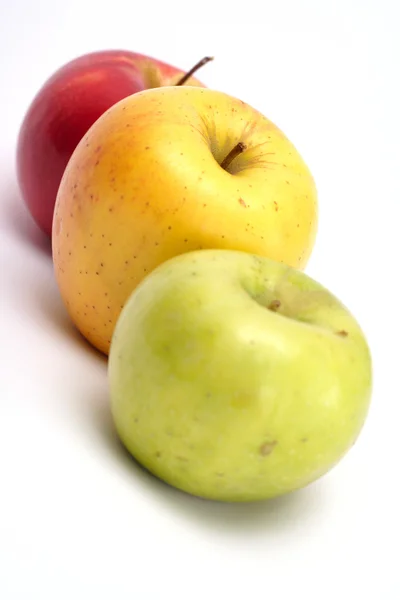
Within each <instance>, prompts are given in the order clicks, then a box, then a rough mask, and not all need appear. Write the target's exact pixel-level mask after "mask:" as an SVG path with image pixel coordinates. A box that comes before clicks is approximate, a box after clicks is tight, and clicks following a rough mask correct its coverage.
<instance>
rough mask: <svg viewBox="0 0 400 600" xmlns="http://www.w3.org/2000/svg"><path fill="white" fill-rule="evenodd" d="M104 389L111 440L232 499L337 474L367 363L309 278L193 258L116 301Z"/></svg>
mask: <svg viewBox="0 0 400 600" xmlns="http://www.w3.org/2000/svg"><path fill="white" fill-rule="evenodd" d="M109 385H110V395H111V409H112V415H113V419H114V423H115V426H116V429H117V431H118V434H119V436H120V439H121V441H122V442H123V444H124V445H125V446H126V448H127V449H128V450H129V452H130V453H131V454H132V455H133V456H134V457H135V458H136V459H137V460H138V461H139V462H140V463H141V464H142V465H143V466H144V467H146V468H147V469H148V470H149V471H151V472H152V473H153V474H154V475H156V476H157V477H159V478H160V479H163V480H164V481H166V482H167V483H169V484H171V485H173V486H175V487H177V488H179V489H181V490H184V491H186V492H188V493H190V494H193V495H196V496H202V497H204V498H211V499H215V500H224V501H229V502H241V501H254V500H263V499H267V498H272V497H274V496H279V495H282V494H286V493H288V492H292V491H294V490H296V489H298V488H301V487H304V486H306V485H308V484H309V483H311V482H313V481H315V480H316V479H318V478H319V477H321V476H322V475H324V474H325V473H327V472H328V471H329V470H330V469H332V467H333V466H334V465H335V464H337V462H338V461H339V460H340V459H341V458H342V457H343V456H344V455H345V454H346V453H347V451H348V450H349V449H350V448H351V446H352V445H353V444H354V442H355V441H356V439H357V437H358V435H359V433H360V431H361V429H362V426H363V424H364V422H365V419H366V415H367V413H368V409H369V405H370V397H371V389H372V365H371V356H370V352H369V348H368V344H367V341H366V339H365V336H364V334H363V332H362V330H361V328H360V326H359V324H358V323H357V321H356V319H355V318H354V316H353V315H352V314H351V313H350V312H349V311H348V309H347V308H346V307H345V306H344V305H343V304H342V303H341V302H340V301H339V300H338V299H337V298H336V297H335V296H334V295H333V294H332V293H330V292H329V291H328V290H327V289H326V288H324V287H323V286H322V285H321V284H319V283H318V282H316V281H314V280H312V279H311V278H310V277H308V276H307V275H306V274H305V273H303V272H301V271H298V270H295V269H292V268H290V267H288V266H286V265H283V264H282V263H277V262H275V261H271V260H269V259H267V258H262V257H259V256H254V255H250V254H247V253H244V252H234V251H228V250H200V251H198V252H192V253H187V254H184V255H182V256H178V257H175V258H173V259H171V260H170V261H168V262H166V263H164V264H162V265H161V266H160V267H158V269H155V270H154V271H153V272H152V273H151V274H150V275H149V276H148V277H146V279H145V280H144V281H142V283H141V284H140V285H139V286H138V288H137V289H136V290H135V291H134V292H133V294H132V295H131V297H130V298H129V300H128V301H127V302H126V304H125V307H124V309H123V311H122V313H121V316H120V318H119V320H118V323H117V326H116V329H115V332H114V336H113V341H112V345H111V351H110V357H109Z"/></svg>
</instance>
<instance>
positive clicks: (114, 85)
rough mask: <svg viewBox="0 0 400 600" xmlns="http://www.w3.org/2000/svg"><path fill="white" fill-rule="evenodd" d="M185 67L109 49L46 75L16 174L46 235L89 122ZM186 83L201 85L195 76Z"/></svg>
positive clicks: (27, 121) (25, 125) (26, 124)
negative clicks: (67, 169)
mask: <svg viewBox="0 0 400 600" xmlns="http://www.w3.org/2000/svg"><path fill="white" fill-rule="evenodd" d="M183 73H184V72H183V71H181V70H180V69H177V68H176V67H173V66H170V65H168V64H166V63H164V62H162V61H160V60H157V59H155V58H151V57H148V56H144V55H143V54H138V53H134V52H129V51H126V50H106V51H101V52H93V53H90V54H86V55H84V56H80V57H78V58H76V59H74V60H72V61H71V62H68V63H67V64H66V65H64V66H63V67H61V68H60V69H58V70H57V71H56V72H55V73H54V74H53V75H52V77H50V78H49V79H48V81H46V83H45V84H44V85H43V87H42V88H41V89H40V90H39V92H38V94H37V95H36V96H35V98H34V99H33V101H32V103H31V105H30V107H29V109H28V111H27V113H26V115H25V118H24V120H23V122H22V125H21V129H20V133H19V137H18V144H17V178H18V183H19V187H20V189H21V192H22V197H23V199H24V201H25V203H26V205H27V207H28V209H29V211H30V213H31V215H32V216H33V218H34V220H35V221H36V223H37V224H38V226H39V227H40V228H41V229H42V230H43V231H44V233H45V234H46V235H47V236H49V237H50V236H51V228H52V221H53V212H54V204H55V201H56V196H57V191H58V187H59V184H60V181H61V177H62V174H63V172H64V170H65V167H66V166H67V163H68V160H69V159H70V157H71V154H72V153H73V151H74V150H75V148H76V146H77V144H78V142H79V141H80V140H81V139H82V138H83V136H84V135H85V133H86V132H87V131H88V129H89V128H90V127H91V125H93V123H94V122H95V121H96V120H97V119H98V118H99V117H100V116H101V115H102V114H103V113H104V112H105V111H106V110H107V109H108V108H110V106H112V105H113V104H115V103H116V102H118V101H119V100H121V99H122V98H126V97H127V96H130V95H131V94H134V93H136V92H140V91H142V90H144V89H147V88H149V87H158V86H162V85H173V84H174V83H175V82H177V81H178V79H179V78H180V77H181V76H182V75H183ZM187 84H188V85H199V86H202V85H203V84H202V83H200V82H199V81H198V80H197V79H196V78H193V77H192V78H190V79H189V80H188V82H187Z"/></svg>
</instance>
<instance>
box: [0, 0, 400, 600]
mask: <svg viewBox="0 0 400 600" xmlns="http://www.w3.org/2000/svg"><path fill="white" fill-rule="evenodd" d="M396 4H397V2H396V1H395V0H393V1H392V2H391V1H390V0H379V1H378V0H376V1H373V0H364V1H362V0H360V1H356V0H353V1H352V0H347V1H346V0H336V1H335V2H328V1H322V0H321V1H317V0H315V1H314V2H311V1H304V2H301V1H299V2H295V1H293V2H287V1H286V2H284V1H283V2H279V1H277V0H274V1H273V2H272V1H270V0H263V1H261V0H260V2H259V4H256V3H254V2H253V1H252V0H245V1H244V2H240V3H239V2H237V0H231V1H230V2H223V3H222V2H218V1H217V0H214V1H213V2H210V1H209V0H201V1H199V2H196V3H194V2H192V1H190V0H187V1H186V2H185V3H184V2H180V3H179V2H178V1H177V0H175V1H174V0H172V1H171V0H170V1H168V2H163V3H162V5H161V4H160V5H158V3H155V0H152V1H150V2H137V1H136V2H135V1H134V0H129V1H126V2H123V1H122V0H112V1H111V2H108V3H105V2H104V3H103V4H101V2H100V1H93V2H92V1H88V0H86V1H85V0H68V2H57V1H56V0H35V1H34V0H31V1H28V0H25V1H24V0H15V2H14V3H13V4H11V2H9V1H8V0H0V206H1V220H0V236H1V237H0V240H1V266H0V277H1V279H0V294H1V296H0V300H1V323H0V339H1V345H0V353H1V361H0V369H1V378H0V386H1V387H0V485H1V492H0V598H1V599H2V600H17V599H18V600H50V599H51V600H55V599H56V600H71V599H76V600H81V599H82V600H83V599H85V600H86V599H93V600H103V599H107V600H108V599H110V600H111V599H119V598H121V599H122V598H124V599H125V598H130V599H131V598H132V599H133V598H135V599H138V600H139V599H140V600H150V599H151V600H159V599H161V598H164V597H167V598H169V597H171V598H174V599H176V600H184V599H185V600H186V599H190V600H199V599H201V600H204V599H206V598H209V599H211V600H214V599H215V600H217V599H218V600H225V599H226V600H228V599H229V600H236V599H239V598H240V599H241V598H246V599H253V598H257V599H258V598H260V599H261V598H266V599H267V598H276V599H278V600H280V599H284V600H286V598H288V599H289V598H290V599H292V598H296V599H300V600H302V599H303V598H304V599H307V600H317V599H318V600H320V599H321V598H323V599H324V600H333V599H335V600H336V599H337V598H341V599H342V600H353V599H358V598H365V597H371V598H372V597H374V598H379V599H382V600H398V599H399V598H400V574H399V568H398V567H399V549H398V540H399V535H400V517H399V505H400V494H399V485H398V479H399V473H400V469H399V457H400V442H399V440H400V435H399V420H400V408H399V406H400V390H399V371H400V364H399V358H400V351H399V337H400V326H399V301H400V297H399V286H398V276H399V260H400V243H399V237H400V236H399V216H400V212H399V202H400V184H399V181H400V168H399V164H400V151H399V139H400V126H399V111H400V94H399V59H400V46H399V41H398V38H399V34H398V31H399V25H398V24H399V20H400V18H399V15H398V14H396V10H399V9H396ZM181 19H182V20H181ZM396 38H397V39H396ZM106 48H126V49H130V50H135V51H139V52H143V53H147V54H150V55H153V56H156V57H159V58H161V59H163V60H165V61H166V62H170V63H172V64H175V65H178V66H180V67H181V68H189V67H190V66H192V64H194V63H195V62H196V61H197V60H198V59H199V58H201V57H202V56H204V55H206V54H212V55H214V56H215V57H216V58H215V61H214V63H211V64H209V65H208V66H206V67H205V68H204V70H203V71H202V73H201V78H202V80H203V81H204V82H205V83H206V84H207V85H209V86H210V87H216V88H218V89H221V90H223V91H226V92H229V93H231V94H234V95H237V96H239V97H240V98H242V99H243V100H245V101H247V102H250V103H251V104H253V105H254V106H255V107H256V108H258V109H259V110H261V111H262V112H264V113H265V114H266V115H267V116H268V117H269V118H271V119H272V120H273V121H275V122H276V123H277V124H278V125H279V126H280V127H281V128H282V129H283V130H284V131H285V133H286V134H287V135H288V136H289V137H290V138H291V139H292V141H293V142H294V143H295V145H296V146H297V148H298V149H299V150H300V152H301V153H302V155H303V156H304V158H305V159H306V161H307V162H308V164H309V166H310V168H311V170H312V172H313V174H314V176H315V179H316V182H317V185H318V190H319V197H320V225H319V234H318V239H317V244H316V246H315V250H314V254H313V256H312V259H311V261H310V263H309V265H308V267H307V272H308V273H309V274H310V275H312V276H313V277H315V278H317V279H319V280H320V281H321V282H322V283H324V284H325V285H327V286H328V287H329V288H330V289H331V290H332V291H333V292H334V293H336V295H338V296H339V297H340V298H341V299H342V300H343V301H344V302H345V303H346V304H347V306H348V307H349V308H350V309H351V310H352V312H353V313H354V314H355V315H356V316H357V318H358V320H359V322H360V323H361V325H362V326H363V328H364V330H365V332H366V335H367V337H368V339H369V343H370V346H371V351H372V355H373V360H374V381H375V383H374V394H373V400H372V405H371V410H370V413H369V418H368V421H367V424H366V426H365V428H364V430H363V433H362V435H361V437H360V438H359V440H358V443H357V444H356V446H355V447H354V448H353V449H352V451H351V452H350V453H349V454H348V455H347V457H346V458H345V459H344V460H343V461H342V462H341V463H340V465H339V466H337V467H336V468H335V469H334V470H333V471H332V472H331V473H330V474H329V475H327V476H326V477H324V478H323V479H321V480H320V481H318V482H317V483H315V484H314V485H312V486H310V487H308V488H307V489H305V490H302V491H300V492H298V493H295V494H293V495H291V496H287V497H285V498H282V499H279V500H274V501H271V502H269V503H260V504H251V505H225V504H218V503H212V502H207V501H201V500H198V499H194V498H191V497H189V496H186V495H184V494H182V493H179V492H177V491H175V490H173V489H171V488H169V487H167V486H166V485H164V484H162V483H161V482H159V481H157V480H156V479H154V478H152V477H151V476H149V475H147V474H146V473H144V472H143V471H142V470H141V469H140V468H139V467H137V466H136V465H135V463H134V462H133V461H132V460H130V459H129V457H128V456H127V454H125V453H124V451H122V449H121V447H120V446H119V444H118V441H117V439H116V436H115V434H114V432H113V428H112V424H111V420H110V415H109V409H108V397H107V378H106V362H105V360H104V359H103V358H101V357H100V356H99V355H98V354H96V353H95V352H94V351H93V350H91V349H90V347H89V346H88V345H86V344H85V342H83V341H82V340H81V338H80V337H79V336H78V334H77V333H75V331H74V329H73V327H72V326H71V324H70V322H69V320H68V318H67V316H66V313H65V310H64V308H63V306H62V304H61V301H60V298H59V295H58V291H57V288H56V284H55V282H54V279H53V273H52V264H51V257H50V254H49V249H48V245H47V244H46V241H45V239H44V238H43V236H42V235H41V233H40V232H39V231H38V229H37V228H36V227H35V225H34V224H33V222H32V221H31V219H30V217H29V215H28V214H27V211H26V210H25V208H24V206H23V205H22V203H21V201H20V197H19V193H18V190H17V187H16V182H15V171H14V156H15V141H16V136H17V132H18V128H19V125H20V122H21V119H22V117H23V114H24V111H25V110H26V109H27V106H28V104H29V102H30V101H31V99H32V98H33V95H34V94H35V93H36V92H37V90H38V89H39V87H40V86H41V85H42V83H43V82H44V80H45V79H46V78H47V77H48V76H49V75H50V74H51V73H52V72H53V71H54V70H55V69H57V68H58V67H59V66H61V65H62V64H63V63H65V62H66V61H68V60H70V59H71V58H73V57H75V56H77V55H79V54H82V53H85V52H88V51H92V50H97V49H106Z"/></svg>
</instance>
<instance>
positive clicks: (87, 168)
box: [53, 87, 317, 354]
mask: <svg viewBox="0 0 400 600" xmlns="http://www.w3.org/2000/svg"><path fill="white" fill-rule="evenodd" d="M316 222H317V194H316V188H315V184H314V180H313V178H312V175H311V173H310V171H309V169H308V167H307V166H306V164H305V163H304V161H303V159H302V158H301V156H300V154H299V153H298V152H297V150H296V149H295V147H294V146H293V144H292V143H291V142H290V141H289V140H288V139H287V137H286V136H285V135H284V134H283V133H282V132H281V130H280V129H278V127H276V126H275V125H274V124H273V123H272V122H271V121H270V120H268V119H267V118H266V117H264V116H263V115H262V114H261V113H259V112H258V111H257V110H256V109H254V108H253V107H251V106H249V105H248V104H245V103H244V102H242V101H241V100H239V99H237V98H234V97H232V96H229V95H227V94H225V93H223V92H218V91H215V90H211V89H207V88H206V89H202V88H199V87H166V88H158V89H152V90H146V91H144V92H139V93H138V94H135V95H133V96H130V97H129V98H126V99H124V100H121V101H120V102H118V104H116V105H114V106H113V107H112V108H110V109H109V110H108V111H107V112H106V113H105V114H104V115H103V116H102V117H100V119H98V120H97V121H96V123H95V124H94V125H93V126H92V127H91V129H90V130H89V132H88V134H87V135H86V136H85V137H84V138H83V140H82V141H81V142H80V143H79V145H78V147H77V148H76V150H75V152H74V153H73V155H72V157H71V160H70V162H69V163H68V166H67V169H66V171H65V173H64V176H63V179H62V182H61V184H60V189H59V192H58V196H57V202H56V208H55V214H54V223H53V259H54V266H55V274H56V278H57V281H58V285H59V288H60V292H61V296H62V298H63V300H64V302H65V305H66V307H67V309H68V311H69V314H70V315H71V318H72V320H73V321H74V323H75V324H76V326H77V327H78V329H79V330H80V331H81V332H82V334H83V335H84V336H85V337H86V338H87V339H88V340H89V341H90V342H91V343H92V344H93V345H94V346H95V347H97V348H98V349H99V350H101V351H102V352H104V353H105V354H107V353H108V351H109V345H110V341H111V336H112V332H113V329H114V326H115V323H116V321H117V318H118V316H119V313H120V311H121V309H122V307H123V305H124V303H125V301H126V300H127V298H128V297H129V295H130V294H131V292H132V291H133V289H134V288H135V287H136V286H137V285H138V284H139V283H140V282H141V280H142V279H143V278H144V277H145V276H146V275H147V274H148V273H150V272H151V271H152V270H153V269H154V268H155V267H156V266H158V265H159V264H161V263H162V262H164V261H165V260H167V259H169V258H172V257H173V256H176V255H179V254H182V253H184V252H188V251H191V250H197V249H202V248H221V249H224V248H225V249H233V250H242V251H248V252H253V253H255V254H259V255H263V256H267V257H270V258H272V259H275V260H278V261H283V262H285V263H287V264H289V265H292V266H295V267H303V266H304V265H305V264H306V262H307V259H308V257H309V255H310V252H311V249H312V246H313V243H314V238H315V233H316Z"/></svg>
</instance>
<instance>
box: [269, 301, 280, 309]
mask: <svg viewBox="0 0 400 600" xmlns="http://www.w3.org/2000/svg"><path fill="white" fill-rule="evenodd" d="M280 305H281V301H280V300H272V302H271V304H270V305H269V306H268V308H269V310H272V311H273V312H276V311H277V310H278V308H279V307H280Z"/></svg>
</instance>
